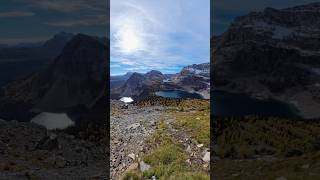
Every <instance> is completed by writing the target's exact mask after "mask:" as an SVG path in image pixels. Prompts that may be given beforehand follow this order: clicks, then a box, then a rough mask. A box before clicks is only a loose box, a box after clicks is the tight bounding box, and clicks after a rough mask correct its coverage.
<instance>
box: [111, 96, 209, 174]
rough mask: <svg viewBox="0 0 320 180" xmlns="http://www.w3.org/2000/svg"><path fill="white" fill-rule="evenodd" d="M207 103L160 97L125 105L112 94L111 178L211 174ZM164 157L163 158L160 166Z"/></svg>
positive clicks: (204, 101)
mask: <svg viewBox="0 0 320 180" xmlns="http://www.w3.org/2000/svg"><path fill="white" fill-rule="evenodd" d="M208 105H209V104H208V101H206V100H175V99H169V98H160V97H148V98H146V99H144V100H140V101H136V102H135V103H134V104H129V105H125V104H124V103H122V102H120V101H116V100H112V101H111V121H110V126H111V127H110V128H111V137H110V145H111V157H110V161H111V162H110V163H111V176H112V179H119V178H120V177H123V178H127V179H130V178H136V179H137V178H138V179H151V178H152V176H153V178H156V179H170V178H173V179H176V178H182V179H183V177H186V176H190V177H189V178H191V179H199V178H200V177H201V178H202V179H209V177H208V170H209V164H208V162H209V159H210V153H209V152H208V147H209V112H208V111H206V110H204V109H207V110H208ZM188 118H189V119H188ZM186 119H188V120H187V121H186V122H185V120H186ZM185 123H186V124H185ZM188 123H196V124H197V126H194V125H192V126H189V124H188ZM200 129H201V130H200ZM169 139H170V143H169V141H168V140H169ZM167 143H169V144H167ZM176 153H177V154H176ZM158 155H159V156H158ZM154 158H155V160H153V159H154ZM162 161H164V162H165V163H166V164H165V165H164V166H162V167H158V165H160V164H162ZM174 167H181V169H174ZM161 172H163V173H161Z"/></svg>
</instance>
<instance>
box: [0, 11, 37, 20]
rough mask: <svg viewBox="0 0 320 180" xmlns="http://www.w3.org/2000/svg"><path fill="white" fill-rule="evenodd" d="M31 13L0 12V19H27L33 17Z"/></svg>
mask: <svg viewBox="0 0 320 180" xmlns="http://www.w3.org/2000/svg"><path fill="white" fill-rule="evenodd" d="M33 15H34V13H33V12H27V11H11V12H0V18H9V17H27V16H33Z"/></svg>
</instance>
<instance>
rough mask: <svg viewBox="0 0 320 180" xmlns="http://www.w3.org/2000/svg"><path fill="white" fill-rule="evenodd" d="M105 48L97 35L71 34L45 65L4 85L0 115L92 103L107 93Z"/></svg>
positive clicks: (18, 117)
mask: <svg viewBox="0 0 320 180" xmlns="http://www.w3.org/2000/svg"><path fill="white" fill-rule="evenodd" d="M108 49H109V48H108V47H107V46H106V45H105V44H104V43H102V42H101V40H100V39H98V38H96V37H90V36H87V35H82V34H79V35H76V36H74V37H73V38H72V40H71V41H70V42H68V43H67V45H66V46H65V47H64V49H63V51H62V53H61V55H60V56H58V57H57V58H56V59H55V60H54V62H53V63H51V64H50V65H49V66H48V67H46V68H45V69H43V70H42V71H40V72H38V73H34V74H33V75H31V76H29V77H26V78H24V79H21V80H18V81H14V82H12V83H10V84H9V85H7V86H6V87H4V88H3V91H2V94H1V97H0V100H1V105H0V112H1V113H0V115H1V117H2V118H4V119H16V120H20V116H19V115H18V114H17V112H19V113H21V114H23V115H24V116H26V117H29V115H28V113H29V112H30V111H31V110H32V111H35V112H42V111H57V110H61V109H64V108H74V107H79V106H83V107H86V108H91V107H93V106H94V105H95V104H96V103H97V102H98V101H99V100H100V99H101V98H104V97H106V90H107V85H108V83H107V77H108V72H107V70H108V68H107V66H108V64H107V57H108V53H109V52H108ZM13 108H14V109H13Z"/></svg>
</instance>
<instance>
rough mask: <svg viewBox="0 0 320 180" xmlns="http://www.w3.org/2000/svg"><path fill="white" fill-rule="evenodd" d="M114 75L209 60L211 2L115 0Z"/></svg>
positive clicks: (169, 69) (178, 67)
mask: <svg viewBox="0 0 320 180" xmlns="http://www.w3.org/2000/svg"><path fill="white" fill-rule="evenodd" d="M110 40H111V41H110V48H111V49H110V54H111V59H110V60H111V65H110V70H111V75H121V74H125V73H126V72H139V73H145V72H148V71H150V70H159V71H161V72H162V73H169V74H171V73H177V72H179V71H180V70H181V69H182V68H183V67H184V66H187V65H190V64H199V63H205V62H209V61H210V60H209V59H210V54H209V53H210V0H197V1H195V0H174V1H173V0H161V1H159V0H111V2H110Z"/></svg>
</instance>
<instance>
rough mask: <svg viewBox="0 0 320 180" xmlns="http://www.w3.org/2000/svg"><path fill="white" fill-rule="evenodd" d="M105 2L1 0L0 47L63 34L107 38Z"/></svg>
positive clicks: (106, 7) (84, 0) (97, 0)
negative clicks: (82, 34)
mask: <svg viewBox="0 0 320 180" xmlns="http://www.w3.org/2000/svg"><path fill="white" fill-rule="evenodd" d="M107 4H108V3H107V0H1V6H0V22H1V24H0V44H9V45H14V44H18V43H21V42H38V41H43V40H47V39H49V38H51V37H52V36H53V35H54V34H56V33H58V32H61V31H65V32H70V33H85V34H88V35H95V36H107V35H109V31H108V29H109V28H108V27H107V26H108V25H109V23H108V22H109V16H108V15H109V13H108V12H109V8H108V6H107Z"/></svg>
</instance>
